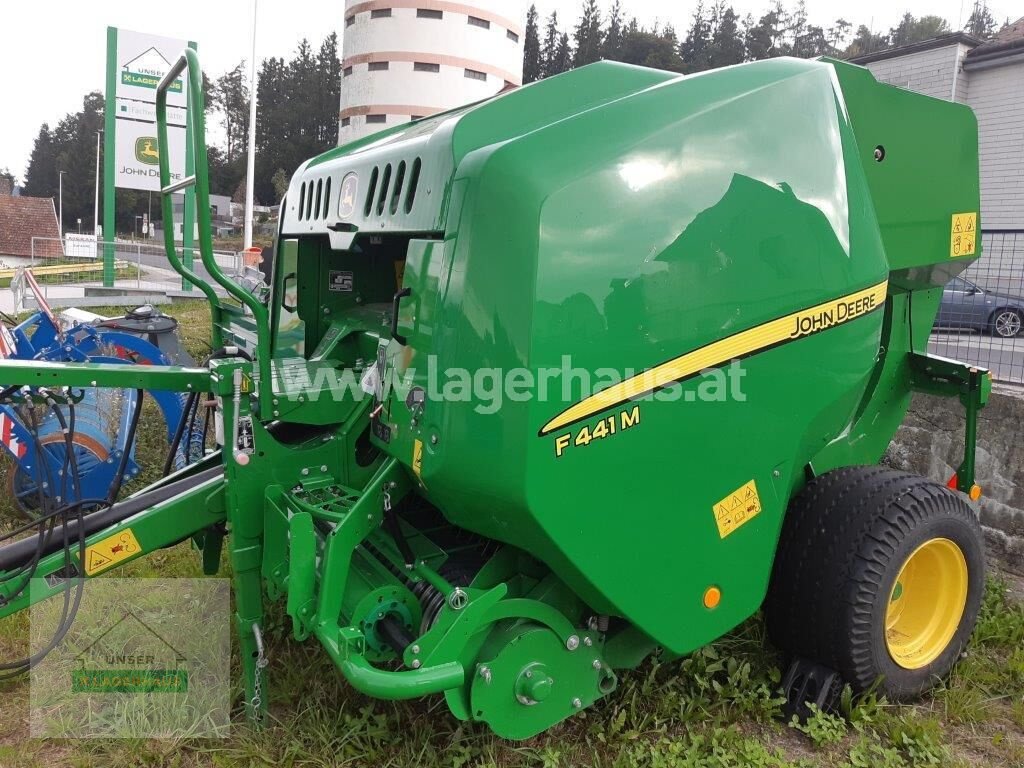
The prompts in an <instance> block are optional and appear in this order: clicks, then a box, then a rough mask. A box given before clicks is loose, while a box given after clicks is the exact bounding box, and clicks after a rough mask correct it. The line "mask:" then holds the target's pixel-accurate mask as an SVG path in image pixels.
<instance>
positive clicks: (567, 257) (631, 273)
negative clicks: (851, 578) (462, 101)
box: [395, 60, 888, 652]
mask: <svg viewBox="0 0 1024 768" xmlns="http://www.w3.org/2000/svg"><path fill="white" fill-rule="evenodd" d="M833 82H834V81H833V79H832V71H831V67H829V66H827V65H824V64H817V63H810V62H799V61H793V60H779V61H774V62H769V63H764V64H761V65H759V66H757V67H740V68H735V69H729V70H723V71H719V72H714V73H709V74H707V75H702V76H700V77H693V78H685V79H676V80H673V81H670V82H667V83H663V84H661V85H660V86H658V87H653V88H647V89H644V90H642V91H640V92H638V93H636V94H635V95H633V96H630V97H628V98H622V99H618V100H615V101H613V102H611V103H609V104H606V105H604V106H602V107H601V108H600V109H593V110H589V111H585V112H582V113H580V114H578V115H575V116H573V117H570V118H567V119H564V120H561V121H559V122H557V123H555V124H553V125H550V126H549V127H547V128H544V129H542V130H537V131H534V132H532V133H530V134H527V135H525V136H522V137H520V138H519V139H517V140H514V141H509V142H506V143H504V144H501V145H497V146H492V147H490V148H488V149H481V150H477V151H475V152H471V153H469V154H468V155H467V156H466V157H465V159H464V160H463V162H462V163H461V164H460V165H459V168H458V172H457V176H456V181H455V186H456V187H459V185H464V187H465V195H464V201H463V202H462V204H461V213H460V214H458V218H457V219H451V220H450V222H449V224H450V226H449V229H448V231H447V234H446V237H448V238H454V239H455V243H454V250H453V254H452V263H451V267H450V269H449V270H446V271H447V277H448V279H447V285H446V286H445V287H444V289H443V297H442V310H441V315H440V321H439V322H438V323H437V324H436V327H435V328H434V329H433V337H432V342H431V347H432V351H433V352H434V353H435V354H436V355H437V356H438V362H437V367H438V369H439V370H441V371H444V370H447V369H449V368H458V369H465V370H468V371H472V372H477V373H479V372H480V371H481V370H482V369H483V370H501V371H509V370H513V369H523V370H525V371H527V372H529V373H530V374H531V375H534V376H535V377H536V378H537V380H538V381H539V380H540V374H541V371H542V370H548V369H554V370H556V371H557V370H559V369H560V368H561V367H562V365H563V356H567V355H568V356H570V358H571V364H572V365H573V366H574V367H575V368H577V369H579V370H581V371H583V372H585V373H589V374H590V375H594V374H596V373H597V372H598V371H601V370H602V369H605V370H606V369H609V368H613V369H616V370H617V371H619V372H625V371H629V370H633V371H636V372H639V371H642V370H645V369H648V368H651V367H652V366H655V365H657V364H659V363H662V362H664V361H666V360H669V359H671V358H674V357H676V356H678V355H681V354H683V353H686V352H689V351H691V350H694V349H697V348H700V347H701V346H703V345H705V344H708V343H710V342H713V341H715V340H717V339H720V338H722V337H723V336H726V335H729V334H730V333H735V332H739V331H742V330H745V329H747V328H751V327H754V326H757V325H759V324H761V323H764V322H767V321H770V320H772V319H775V318H777V317H781V316H785V315H787V314H789V313H792V312H795V311H798V310H800V309H803V308H806V307H810V306H814V305H816V304H818V303H822V302H825V301H828V300H830V299H835V298H838V297H841V296H844V295H846V294H849V293H851V292H854V291H857V290H860V289H863V288H866V287H868V286H871V285H875V284H877V283H879V282H881V281H884V280H885V278H886V276H887V273H888V268H887V263H886V260H885V254H884V252H883V249H882V244H881V241H880V239H879V237H878V231H877V226H876V224H875V221H874V216H873V208H872V206H871V202H870V198H869V195H868V190H867V186H866V183H865V180H864V175H863V170H862V167H861V165H860V163H859V162H857V161H856V158H855V157H854V158H852V159H851V161H850V162H846V163H845V164H842V163H840V164H837V162H836V159H837V158H843V157H844V156H845V152H846V149H847V147H849V146H853V137H852V133H851V131H850V126H849V123H848V122H847V121H846V120H845V118H844V116H843V113H842V111H841V110H840V109H839V107H838V101H837V94H836V92H835V90H834V88H833ZM751 115H761V116H763V119H758V120H751V119H750V116H751ZM638 125H642V126H645V130H643V131H637V130H636V126H638ZM797 148H798V149H797ZM453 214H454V212H453ZM454 221H457V229H456V228H453V227H452V226H451V224H452V222H454ZM881 327H882V313H880V312H874V313H872V314H870V315H867V316H864V317H862V318H860V319H858V320H856V321H854V322H851V323H849V324H845V325H842V326H839V327H835V328H832V329H830V330H827V331H825V332H822V333H820V334H817V335H814V336H810V337H808V338H805V339H802V340H800V341H798V342H795V343H791V344H783V345H781V346H778V347H777V348H774V349H771V350H768V351H765V352H763V353H761V354H758V355H755V356H753V357H750V358H748V359H747V360H745V361H744V364H743V370H744V372H745V375H744V376H743V377H742V379H741V380H740V381H738V382H737V383H736V385H735V386H738V387H739V389H740V390H741V391H742V396H743V398H744V399H743V400H742V401H740V400H739V399H737V398H736V397H734V394H735V393H729V392H728V391H726V390H727V388H728V386H729V384H728V383H727V382H726V383H724V384H721V385H720V386H718V387H717V388H716V387H715V386H714V382H713V381H712V380H710V379H700V378H697V379H690V380H689V381H687V382H685V383H684V384H683V385H682V386H681V387H680V388H678V390H677V391H676V392H675V393H674V395H675V396H674V397H665V398H664V399H658V400H653V401H644V402H640V403H639V414H640V421H639V423H638V424H635V425H633V426H631V427H630V428H629V429H623V428H622V424H623V421H622V413H621V412H622V411H623V409H621V408H620V409H613V410H611V411H607V412H601V413H595V414H594V416H593V418H591V419H590V420H589V421H587V422H584V423H581V424H577V425H574V426H573V427H571V428H567V429H566V430H563V432H565V433H568V434H570V435H571V436H572V437H573V445H572V446H571V447H570V448H568V449H567V450H565V451H564V452H563V454H562V455H561V456H560V457H559V456H558V455H557V451H556V439H557V438H558V437H559V436H560V435H562V432H559V433H556V434H550V435H546V436H543V437H539V436H538V432H539V431H540V430H541V428H542V427H543V426H544V424H545V423H547V422H548V420H549V419H551V418H552V417H554V416H555V415H556V414H558V413H559V412H560V411H562V410H563V409H565V408H566V407H568V406H570V405H572V404H573V403H574V402H576V401H578V400H579V399H581V398H582V397H583V396H584V395H585V394H586V393H585V392H584V390H583V387H582V385H581V382H580V381H578V380H570V381H569V382H568V384H567V386H563V385H565V384H566V378H567V377H566V376H562V377H560V378H556V379H553V380H552V381H551V383H550V385H549V388H548V391H547V393H546V397H545V396H544V394H541V395H540V396H539V398H538V399H537V400H534V401H532V402H516V401H515V400H514V399H512V398H505V399H504V400H503V402H502V403H501V409H500V411H497V412H488V410H489V409H488V408H487V404H486V403H482V402H480V401H479V400H475V401H472V402H464V403H463V402H456V401H454V400H453V399H452V398H447V399H446V401H445V402H436V403H435V402H430V403H428V405H427V407H426V409H425V415H424V419H425V420H426V421H427V422H429V423H431V424H437V428H438V431H439V433H440V435H441V436H442V437H441V440H440V442H439V443H438V445H436V446H434V447H433V448H432V449H430V450H427V451H425V453H424V455H423V459H422V478H423V483H424V485H425V488H426V490H425V493H426V494H427V495H428V496H429V497H430V498H431V500H433V501H434V502H435V503H437V504H438V506H440V507H441V509H443V510H444V511H445V513H446V515H447V516H448V517H449V519H451V520H452V522H454V523H455V524H457V525H460V526H464V527H466V528H469V529H471V530H474V531H477V532H479V533H481V534H484V535H486V536H490V537H493V538H497V539H499V540H502V541H507V542H509V543H512V544H515V545H516V546H519V547H521V548H523V549H524V550H526V551H528V552H530V553H531V554H533V555H535V556H537V557H539V558H540V559H541V560H543V561H544V562H545V563H547V564H548V565H550V566H552V567H553V568H554V570H555V571H556V573H558V575H559V576H560V577H561V578H563V579H564V580H566V581H567V582H568V583H569V584H570V586H571V587H572V588H573V589H575V590H576V591H577V592H578V593H579V594H580V595H581V596H582V597H583V598H584V599H585V600H587V601H588V602H589V603H590V604H591V605H592V606H593V607H594V608H595V609H597V610H600V611H605V612H609V613H613V614H616V615H622V616H625V617H626V618H628V619H629V620H630V621H632V622H634V623H636V624H637V625H638V626H639V628H640V629H641V630H642V631H644V632H645V633H647V634H649V635H650V636H651V637H653V638H654V639H656V640H657V641H658V642H660V643H661V644H663V645H665V646H666V647H668V648H669V649H671V650H673V651H675V652H685V651H688V650H690V649H692V648H695V647H697V646H699V645H702V644H703V643H705V642H707V641H709V640H711V639H713V638H714V637H717V636H718V635H720V634H721V633H722V632H724V631H727V630H728V629H729V628H731V627H732V626H734V625H735V624H737V623H738V622H740V621H741V620H743V619H744V618H745V617H747V616H748V615H749V614H750V613H752V612H753V611H754V610H756V608H757V606H758V605H759V604H760V602H761V599H762V597H763V594H764V592H765V589H766V585H767V580H768V576H769V571H770V568H771V562H772V556H773V552H774V548H775V542H776V540H777V536H778V531H779V527H780V524H781V518H782V511H783V509H784V508H785V505H786V503H787V502H788V499H789V496H790V492H791V489H792V487H793V486H794V485H795V484H796V483H798V482H799V481H800V478H801V477H802V473H803V468H804V466H805V464H806V463H807V462H808V460H809V459H810V458H811V457H812V456H813V455H815V454H816V453H817V452H818V451H820V450H821V449H822V448H823V447H824V446H825V445H826V444H827V443H828V442H829V441H830V440H832V438H833V437H834V436H835V435H836V434H838V433H839V432H840V430H841V429H842V427H843V425H844V424H846V423H847V422H848V421H849V420H850V418H851V417H852V415H853V414H854V412H855V410H856V408H857V407H858V404H859V402H860V399H861V395H862V393H863V392H864V389H865V387H866V386H867V384H868V382H869V380H870V377H871V373H872V369H873V367H874V364H875V357H876V354H877V351H878V347H879V340H880V334H881ZM414 351H415V353H416V354H421V353H422V352H426V351H427V350H418V349H415V346H414ZM723 387H724V388H726V390H723ZM698 392H699V393H700V395H701V396H702V397H704V398H705V399H717V400H718V401H717V402H710V403H706V402H699V403H698V402H690V400H691V399H693V400H696V399H697V397H698ZM665 394H666V395H668V394H669V393H668V392H666V393H665ZM625 410H627V411H629V414H630V418H632V411H631V406H630V407H629V408H626V409H625ZM795 414H799V417H797V418H794V415H795ZM609 417H612V418H613V419H615V420H616V426H617V428H618V431H617V432H616V434H614V435H610V436H608V437H606V438H602V439H597V440H593V441H591V442H588V443H587V444H585V445H584V444H581V445H576V444H575V438H576V436H577V435H578V430H579V428H580V427H582V426H588V427H589V428H591V429H596V428H598V427H599V425H600V424H601V422H603V421H604V420H605V419H607V418H609ZM395 455H398V456H399V458H400V459H401V460H403V461H405V462H409V460H410V457H409V454H408V453H406V451H405V449H403V452H402V454H401V455H399V454H397V453H396V454H395ZM751 480H754V481H755V483H756V486H757V489H758V492H759V496H760V503H761V506H762V511H761V512H760V514H758V515H756V516H755V517H752V519H751V520H750V521H749V522H748V523H746V524H745V525H743V526H742V527H740V528H738V529H736V530H735V531H733V532H732V533H730V534H729V535H727V536H726V537H725V538H722V537H721V535H720V533H719V529H718V526H717V523H716V515H715V506H716V505H717V504H718V503H719V502H720V501H722V500H723V499H728V498H730V497H731V495H732V494H733V493H734V492H735V491H737V490H739V489H740V488H741V487H742V486H744V484H746V483H748V482H749V481H751ZM625 574H628V576H625ZM637 585H643V586H642V588H638V587H637ZM710 585H715V586H718V587H720V588H721V590H722V593H723V596H724V597H723V600H722V604H721V606H720V607H719V608H718V609H717V610H715V611H707V610H705V609H704V608H703V605H702V596H703V593H704V591H705V589H706V588H707V587H708V586H710Z"/></svg>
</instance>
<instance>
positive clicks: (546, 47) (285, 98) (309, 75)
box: [0, 0, 999, 233]
mask: <svg viewBox="0 0 1024 768" xmlns="http://www.w3.org/2000/svg"><path fill="white" fill-rule="evenodd" d="M998 27H999V25H998V24H997V23H996V21H995V19H994V18H993V17H992V14H991V13H990V12H989V10H988V9H987V8H986V6H985V5H984V3H983V2H981V0H976V2H975V5H974V10H973V12H972V13H971V15H970V18H969V19H968V21H967V24H966V25H965V27H964V31H966V32H968V33H969V34H972V35H974V36H975V37H978V38H982V39H984V38H987V37H990V36H992V35H993V34H994V33H995V32H996V30H997V29H998ZM949 31H950V25H949V23H948V22H947V21H946V20H945V19H943V18H941V17H938V16H922V17H920V18H918V17H915V16H913V15H912V14H910V13H907V14H905V15H904V16H903V17H902V19H901V20H900V21H899V23H898V24H897V25H896V26H895V27H892V28H891V29H889V30H888V31H877V32H876V31H874V30H872V29H869V28H868V27H867V26H865V25H860V26H858V27H857V28H856V29H854V28H853V25H852V23H850V22H849V21H847V20H846V19H843V18H839V19H836V20H835V21H833V22H832V23H830V24H827V25H825V26H819V25H817V24H814V23H812V22H811V21H810V19H809V16H808V13H807V8H806V4H805V2H804V0H798V2H796V4H795V5H793V6H790V7H786V6H784V5H783V4H782V2H781V0H775V2H774V3H773V4H772V5H770V6H769V7H768V9H767V10H766V11H765V12H764V13H763V14H761V15H760V16H756V17H755V16H754V15H751V14H748V15H746V16H743V17H741V16H740V15H739V14H737V13H736V11H735V10H734V8H733V7H732V6H731V5H729V4H728V3H727V2H726V0H715V1H714V2H712V3H710V4H705V3H704V2H702V1H701V0H698V3H697V5H696V7H695V9H694V12H693V15H692V17H691V21H690V23H689V26H688V27H687V29H685V30H684V31H683V34H682V36H681V37H680V36H679V34H678V33H677V31H676V30H675V29H674V28H673V27H672V26H671V25H665V26H659V25H657V24H655V25H653V26H646V25H641V24H640V22H639V21H638V20H637V19H636V18H635V17H632V16H630V17H628V18H627V14H626V13H625V11H624V9H623V4H622V2H621V0H614V1H613V2H612V4H611V6H610V8H609V9H608V11H607V13H605V12H604V10H603V9H602V7H601V5H600V4H599V3H598V0H582V9H581V14H580V19H579V21H578V23H577V24H576V25H575V26H574V27H572V28H571V29H566V28H563V26H562V25H561V23H560V20H559V17H558V14H557V13H552V14H551V16H550V17H548V18H547V19H546V20H544V21H543V23H542V20H541V19H540V18H539V14H538V12H537V9H536V7H535V6H531V7H530V9H529V13H528V14H527V19H526V30H525V37H524V40H523V46H524V49H523V53H524V64H523V79H524V82H527V83H529V82H533V81H535V80H540V79H542V78H545V77H549V76H551V75H556V74H559V73H561V72H565V71H567V70H569V69H572V68H573V67H578V66H583V65H585V64H589V63H591V62H594V61H598V60H600V59H610V60H614V61H622V62H626V63H630V64H639V65H642V66H648V67H655V68H658V69H665V70H670V71H675V72H699V71H702V70H706V69H711V68H714V67H721V66H727V65H730V64H738V63H741V62H744V61H755V60H758V59H765V58H771V57H775V56H800V57H805V58H807V57H813V56H822V55H827V56H836V57H842V58H849V57H852V56H857V55H861V54H864V53H869V52H871V51H876V50H881V49H883V48H887V47H891V46H897V45H907V44H909V43H913V42H916V41H919V40H925V39H928V38H931V37H935V36H936V35H940V34H944V33H947V32H949ZM248 79H249V78H248V66H247V64H246V62H245V61H240V62H239V63H238V65H237V66H235V67H233V68H232V69H231V70H229V71H227V72H225V73H224V74H222V75H220V76H219V77H217V78H215V79H209V78H207V77H206V76H205V75H204V77H203V90H204V93H205V96H206V99H205V102H206V112H207V123H208V124H211V123H213V124H218V125H219V126H220V128H221V133H222V140H221V141H219V142H218V143H216V144H211V146H209V147H208V156H207V159H208V163H209V168H210V188H211V191H212V192H213V193H214V194H223V195H229V196H231V197H232V199H234V200H235V201H236V202H241V201H242V200H243V199H244V197H245V163H246V145H247V139H248V122H249V96H250V94H249V87H248ZM257 87H258V91H259V99H258V105H257V116H256V181H255V188H254V197H255V199H256V201H257V202H258V203H262V204H266V205H276V204H277V202H278V201H279V200H280V199H281V198H282V197H283V196H284V193H285V190H286V189H287V186H288V182H289V180H290V178H291V176H292V174H293V173H294V172H295V170H296V169H297V168H298V167H299V165H300V164H301V163H302V162H304V161H305V160H307V159H308V158H310V157H313V156H314V155H317V154H319V153H321V152H324V151H326V150H328V149H330V148H332V147H334V146H335V145H336V144H337V140H338V109H339V103H340V99H341V62H340V60H339V57H338V38H337V35H335V34H333V33H332V34H331V35H329V36H328V37H326V38H325V39H324V40H323V41H322V42H321V44H320V45H319V47H316V48H315V47H314V46H313V45H312V44H311V43H310V42H309V41H308V40H302V41H301V42H300V43H299V45H298V47H297V48H296V50H295V53H294V55H293V56H292V57H291V58H289V59H287V60H286V59H285V58H283V57H279V58H274V57H271V58H267V59H264V60H263V61H262V62H261V63H260V67H259V70H258V86H257ZM103 109H104V99H103V95H102V94H101V93H99V92H92V93H89V94H87V95H86V96H85V97H84V99H83V103H82V109H81V110H79V111H77V112H74V113H71V114H68V115H66V116H65V117H64V118H63V119H62V120H61V121H60V122H59V123H58V124H57V125H56V126H55V127H53V128H50V126H49V125H48V124H46V123H44V124H43V125H42V126H41V127H40V129H39V133H38V135H37V137H36V140H35V145H34V147H33V150H32V155H31V157H30V159H29V164H28V168H27V170H26V173H25V186H24V193H25V194H26V195H32V196H38V197H54V198H56V196H57V190H58V184H59V182H58V179H59V172H60V171H64V172H65V175H64V222H65V225H66V228H67V229H69V230H70V229H73V228H74V222H75V221H76V219H78V218H81V219H82V228H83V231H92V224H93V221H92V218H93V190H94V182H95V172H94V168H95V161H96V156H95V152H96V133H97V131H100V130H102V128H103ZM101 163H102V160H101ZM101 167H102V166H101ZM0 174H2V175H11V174H10V173H9V171H6V170H4V171H0ZM100 205H101V206H102V200H101V201H100ZM150 211H151V213H152V217H153V219H154V220H155V221H159V220H160V218H161V217H160V205H159V201H158V200H157V199H156V196H152V199H151V196H150V195H149V194H148V193H146V192H136V191H132V190H118V193H117V229H118V231H119V232H126V233H127V232H131V231H133V230H134V229H135V227H136V226H137V221H136V219H135V217H136V216H137V215H141V214H143V213H147V212H150ZM101 217H102V213H101ZM101 221H102V218H101Z"/></svg>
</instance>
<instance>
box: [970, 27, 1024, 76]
mask: <svg viewBox="0 0 1024 768" xmlns="http://www.w3.org/2000/svg"><path fill="white" fill-rule="evenodd" d="M1018 53H1024V16H1022V17H1021V18H1019V19H1017V20H1016V21H1015V22H1013V23H1012V24H1007V25H1006V27H1005V28H1004V29H1001V30H1000V31H999V34H997V35H996V36H995V37H993V38H992V39H991V40H986V41H985V42H984V43H982V44H981V45H979V46H978V47H977V48H975V49H974V50H973V51H971V52H970V53H968V54H967V61H966V64H967V65H971V64H977V63H978V62H982V61H990V60H992V59H999V58H1003V57H1004V56H1012V55H1014V54H1018Z"/></svg>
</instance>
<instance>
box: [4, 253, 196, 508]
mask: <svg viewBox="0 0 1024 768" xmlns="http://www.w3.org/2000/svg"><path fill="white" fill-rule="evenodd" d="M21 279H23V280H24V282H25V287H26V288H27V289H28V290H29V291H31V293H32V294H33V295H34V296H35V300H36V304H37V306H38V309H37V311H36V312H34V313H33V314H32V315H30V316H29V317H28V318H27V319H25V320H24V321H22V322H20V323H16V324H15V323H11V325H10V326H8V325H7V324H0V359H4V360H27V361H40V362H48V363H56V362H60V363H64V362H76V363H82V362H89V363H113V364H125V363H129V364H135V365H142V366H166V365H190V364H192V363H193V361H192V358H191V357H190V356H189V355H188V353H187V352H185V350H184V349H182V348H181V347H180V346H179V343H178V338H177V334H176V332H175V331H176V329H177V325H178V324H177V321H176V320H175V319H174V318H172V317H170V316H168V315H165V314H163V313H162V312H160V311H159V310H157V309H154V308H153V307H151V306H141V307H136V308H135V309H132V310H130V311H129V312H127V313H126V314H125V315H123V316H121V317H115V318H107V317H101V316H99V315H92V314H90V313H84V312H81V311H73V312H70V313H66V314H64V315H62V316H58V315H57V314H55V313H54V311H53V309H52V308H51V307H50V305H49V303H48V302H47V300H46V298H45V296H44V294H43V291H42V290H41V289H40V287H39V284H38V282H37V280H36V278H35V276H34V275H33V274H32V271H31V270H30V269H26V270H24V272H23V274H22V275H21ZM148 394H149V396H150V397H152V398H153V400H154V401H155V402H156V404H157V406H158V407H159V409H160V411H161V413H162V415H163V419H164V422H165V424H166V427H167V439H168V442H169V443H170V444H171V446H172V451H171V453H170V454H169V455H168V461H167V466H166V467H165V471H169V470H170V469H172V468H173V469H180V468H182V467H183V466H185V465H186V464H188V463H189V462H190V461H192V460H194V459H196V458H198V457H200V456H201V455H202V451H203V427H204V423H203V420H202V419H199V418H197V416H198V414H199V408H200V404H199V402H198V400H197V398H196V397H195V396H191V395H183V394H180V393H176V392H170V391H166V390H149V391H148ZM143 398H144V390H143V389H98V388H94V387H83V388H81V389H75V388H70V387H68V388H64V389H63V390H60V392H59V393H58V392H57V391H54V390H49V392H48V395H47V397H46V398H43V399H42V401H38V402H37V399H33V398H25V399H24V401H23V402H22V404H19V405H15V404H12V403H5V404H3V405H0V443H2V446H3V451H4V452H5V453H6V454H7V455H8V456H9V457H10V459H11V461H12V462H13V467H12V469H11V471H10V472H9V478H10V491H11V494H12V496H13V498H14V499H15V501H16V503H17V505H18V507H19V508H20V509H21V510H22V511H23V512H26V513H31V512H32V511H33V510H36V509H38V508H39V507H40V499H39V497H40V495H41V494H42V495H45V496H46V497H47V498H48V499H49V500H51V501H55V502H58V503H61V502H63V503H82V504H83V506H84V507H85V508H89V507H94V506H98V505H99V504H100V503H101V502H104V501H105V500H107V499H113V498H115V497H116V496H117V493H118V491H119V490H120V487H121V484H122V482H123V481H124V480H128V479H131V478H133V477H135V476H136V475H137V474H138V473H139V472H140V466H139V464H138V463H137V461H136V458H135V437H136V434H137V430H138V423H139V419H140V416H141V413H142V402H143Z"/></svg>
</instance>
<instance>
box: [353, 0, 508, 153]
mask: <svg viewBox="0 0 1024 768" xmlns="http://www.w3.org/2000/svg"><path fill="white" fill-rule="evenodd" d="M525 19H526V2H525V0H512V1H511V2H510V0H459V2H448V0H345V26H344V35H343V38H342V65H341V66H342V79H341V112H340V120H341V125H340V129H339V131H338V141H339V143H341V144H344V143H346V142H349V141H352V140H353V139H357V138H360V137H362V136H366V135H367V134H369V133H373V132H375V131H379V130H382V129H384V128H387V127H389V126H393V125H397V124H400V123H406V122H408V121H409V120H412V119H415V118H418V117H426V116H428V115H432V114H434V113H435V112H442V111H444V110H446V109H452V108H453V107H458V106H461V105H463V104H469V103H471V102H474V101H479V100H480V99H484V98H487V97H488V96H493V95H494V94H495V93H498V92H499V91H500V90H502V89H503V88H505V87H506V86H508V85H521V84H522V81H523V25H524V23H525Z"/></svg>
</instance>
